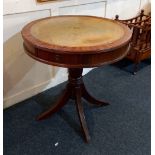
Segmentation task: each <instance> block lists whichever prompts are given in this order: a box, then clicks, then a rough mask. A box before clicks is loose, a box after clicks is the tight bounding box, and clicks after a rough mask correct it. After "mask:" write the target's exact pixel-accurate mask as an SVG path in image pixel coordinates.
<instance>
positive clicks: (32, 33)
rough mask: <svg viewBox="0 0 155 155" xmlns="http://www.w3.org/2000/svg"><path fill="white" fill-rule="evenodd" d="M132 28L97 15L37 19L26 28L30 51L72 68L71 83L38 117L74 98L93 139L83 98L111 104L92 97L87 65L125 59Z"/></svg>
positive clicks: (36, 56) (84, 128) (43, 59)
mask: <svg viewBox="0 0 155 155" xmlns="http://www.w3.org/2000/svg"><path fill="white" fill-rule="evenodd" d="M131 36H132V32H131V30H130V29H129V28H128V27H127V26H126V25H124V24H121V23H119V22H117V21H114V20H110V19H105V18H101V17H94V16H55V17H49V18H44V19H40V20H36V21H33V22H31V23H29V24H28V25H26V26H25V27H24V28H23V30H22V37H23V39H24V48H25V51H26V53H27V54H28V55H29V56H30V57H32V58H34V59H36V60H38V61H40V62H43V63H45V64H49V65H54V66H59V67H66V68H68V74H69V75H68V84H67V86H66V89H65V90H64V92H63V93H62V96H61V97H60V98H59V100H58V101H57V102H56V104H55V105H54V106H51V108H49V109H48V110H47V111H45V112H43V113H42V114H41V115H39V116H38V117H37V120H42V119H45V118H48V117H49V116H50V115H52V114H53V113H55V112H57V111H58V110H59V109H60V108H61V107H63V106H64V105H65V104H66V103H67V101H68V100H69V99H74V100H75V104H76V108H77V112H78V116H79V120H80V124H81V128H82V131H83V133H84V137H85V140H86V142H88V141H89V140H90V135H89V132H88V128H87V124H86V121H85V115H84V109H83V106H82V102H81V98H82V97H83V98H84V99H86V100H87V101H88V102H90V103H92V104H95V105H97V106H105V105H108V103H107V102H103V101H98V100H97V99H95V98H94V97H92V96H91V95H90V94H89V93H88V91H87V90H86V87H85V85H84V83H83V80H82V71H83V68H89V67H97V66H101V65H104V64H110V63H114V62H116V61H118V60H120V59H122V58H123V57H124V56H126V54H127V53H128V51H129V48H130V47H129V41H130V39H131Z"/></svg>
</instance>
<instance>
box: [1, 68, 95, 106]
mask: <svg viewBox="0 0 155 155" xmlns="http://www.w3.org/2000/svg"><path fill="white" fill-rule="evenodd" d="M90 70H92V68H89V69H84V71H83V75H85V74H86V73H88V72H89V71H90ZM66 80H67V74H66V75H64V76H63V77H61V78H59V79H58V78H57V79H56V78H53V79H50V80H47V81H45V82H43V83H40V84H38V85H35V86H33V87H31V88H29V89H26V90H23V91H21V92H19V93H17V94H14V95H12V96H9V97H6V98H4V101H3V102H4V104H3V108H4V109H5V108H8V107H10V106H12V105H14V104H16V103H18V102H21V101H23V100H25V99H28V98H30V97H32V96H34V95H37V94H38V93H41V92H43V91H45V90H47V89H49V88H52V87H54V86H56V85H58V84H60V83H62V82H64V81H66Z"/></svg>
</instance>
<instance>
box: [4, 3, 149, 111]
mask: <svg viewBox="0 0 155 155" xmlns="http://www.w3.org/2000/svg"><path fill="white" fill-rule="evenodd" d="M148 2H149V0H85V1H83V0H66V1H65V0H64V1H57V2H47V3H42V4H39V3H37V2H36V1H35V0H22V1H21V0H4V3H3V4H4V11H3V12H4V108H6V107H9V106H11V105H13V104H15V103H17V102H19V101H22V100H24V99H26V98H28V97H31V96H33V95H35V94H37V93H39V92H42V91H44V90H46V89H48V88H50V87H53V86H55V85H57V84H59V83H61V82H63V81H65V80H67V70H66V69H65V68H58V67H53V66H48V65H45V64H42V63H40V62H37V61H35V60H33V59H31V58H30V57H28V56H27V55H26V54H25V52H24V49H23V45H22V42H23V41H22V38H21V34H20V31H21V29H22V27H23V26H24V25H25V24H27V23H28V22H30V21H32V20H35V19H38V18H42V17H47V16H54V15H64V14H85V15H95V16H102V17H108V18H114V16H115V14H119V15H120V17H121V18H129V17H131V16H134V15H136V14H137V13H138V12H139V9H141V8H142V7H144V6H146V5H148V4H149V3H148ZM147 8H148V6H147ZM131 10H132V11H131ZM88 71H89V69H86V70H85V72H84V73H87V72H88Z"/></svg>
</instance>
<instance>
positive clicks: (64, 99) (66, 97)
mask: <svg viewBox="0 0 155 155" xmlns="http://www.w3.org/2000/svg"><path fill="white" fill-rule="evenodd" d="M69 97H70V94H69V90H68V89H66V90H65V91H64V93H63V94H62V96H61V97H60V99H59V100H58V101H57V102H56V104H55V105H53V106H52V107H51V108H49V109H48V110H47V111H45V112H43V113H42V114H40V115H39V116H38V117H37V118H36V120H43V119H46V118H48V117H50V116H51V115H52V114H53V113H55V112H57V111H58V110H59V109H60V108H61V107H63V106H64V105H65V104H66V103H67V101H68V100H69Z"/></svg>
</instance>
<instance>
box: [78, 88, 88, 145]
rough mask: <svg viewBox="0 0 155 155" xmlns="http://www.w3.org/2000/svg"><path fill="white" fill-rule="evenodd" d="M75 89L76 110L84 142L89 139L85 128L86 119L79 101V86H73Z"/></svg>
mask: <svg viewBox="0 0 155 155" xmlns="http://www.w3.org/2000/svg"><path fill="white" fill-rule="evenodd" d="M75 89H76V90H75V91H76V102H75V103H76V109H77V112H78V116H79V120H80V124H81V129H82V130H83V133H84V137H85V140H86V142H87V143H88V142H89V141H90V135H89V132H88V128H87V124H86V120H85V115H84V110H83V106H82V103H81V97H82V96H81V89H80V88H75Z"/></svg>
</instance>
